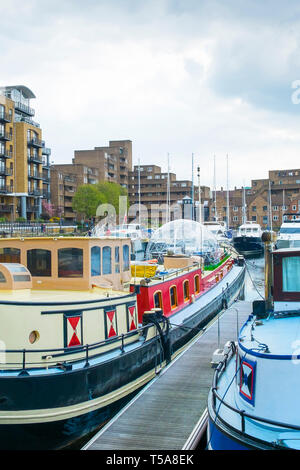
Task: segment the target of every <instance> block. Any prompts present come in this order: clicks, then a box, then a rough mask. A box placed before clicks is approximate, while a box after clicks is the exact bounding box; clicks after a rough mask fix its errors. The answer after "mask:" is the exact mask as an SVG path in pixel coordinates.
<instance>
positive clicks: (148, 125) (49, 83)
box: [0, 0, 300, 187]
mask: <svg viewBox="0 0 300 470" xmlns="http://www.w3.org/2000/svg"><path fill="white" fill-rule="evenodd" d="M0 14H1V29H0V53H1V55H0V56H1V62H0V64H1V70H0V72H1V73H0V85H16V84H18V85H19V84H23V85H26V86H28V87H29V88H30V89H31V90H32V91H33V92H34V93H35V95H36V97H37V99H36V100H33V101H32V103H31V105H32V107H34V108H35V110H36V117H35V119H36V120H37V121H38V122H40V124H41V127H42V129H43V138H44V139H45V140H46V145H47V146H49V147H51V149H52V160H53V161H54V162H55V163H71V160H72V157H73V154H74V150H75V149H92V148H94V147H95V146H105V145H108V141H109V140H119V139H130V140H132V142H133V157H134V163H137V161H138V158H140V160H141V163H142V164H147V163H149V164H150V163H151V164H158V165H160V166H162V169H163V171H166V170H167V154H168V153H169V154H170V160H171V170H172V171H173V172H175V173H176V174H177V177H178V178H180V179H187V178H188V179H191V174H192V165H191V161H192V157H191V155H192V153H194V159H195V168H196V166H197V165H198V164H199V165H200V167H201V183H202V184H206V185H208V186H212V185H213V156H214V155H216V180H217V186H218V187H220V186H224V187H226V154H228V155H229V180H230V187H233V186H242V185H249V184H250V183H251V179H255V178H266V177H267V172H268V170H269V169H270V170H271V169H283V168H299V167H300V158H299V157H300V104H294V103H293V101H292V93H295V92H297V90H295V89H293V88H292V84H293V82H295V81H296V80H300V55H299V51H300V2H299V0H288V1H285V2H283V1H282V0H25V1H24V0H9V2H7V1H4V0H0ZM299 83H300V82H299ZM299 97H300V93H299ZM294 101H295V100H294ZM296 101H297V100H296Z"/></svg>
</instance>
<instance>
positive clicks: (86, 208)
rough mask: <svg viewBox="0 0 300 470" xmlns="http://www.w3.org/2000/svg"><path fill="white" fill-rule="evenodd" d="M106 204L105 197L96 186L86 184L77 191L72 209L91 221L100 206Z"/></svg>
mask: <svg viewBox="0 0 300 470" xmlns="http://www.w3.org/2000/svg"><path fill="white" fill-rule="evenodd" d="M106 202H107V200H106V198H105V196H104V195H103V194H101V193H100V192H99V190H98V188H96V187H95V185H93V184H84V185H82V186H79V188H78V189H77V191H76V193H75V195H74V198H73V204H72V207H73V210H74V211H75V212H77V213H78V214H80V215H82V216H83V217H85V218H88V219H89V218H91V217H94V216H95V215H96V209H97V207H98V205H99V204H104V203H106Z"/></svg>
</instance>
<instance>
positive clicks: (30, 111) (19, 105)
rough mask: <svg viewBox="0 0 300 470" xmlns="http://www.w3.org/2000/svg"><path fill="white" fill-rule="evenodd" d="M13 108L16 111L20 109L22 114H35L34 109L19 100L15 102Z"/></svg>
mask: <svg viewBox="0 0 300 470" xmlns="http://www.w3.org/2000/svg"><path fill="white" fill-rule="evenodd" d="M15 109H16V110H17V111H21V112H22V113H24V114H27V115H28V116H34V115H35V111H34V109H32V108H30V107H29V106H26V105H25V104H23V103H20V102H15Z"/></svg>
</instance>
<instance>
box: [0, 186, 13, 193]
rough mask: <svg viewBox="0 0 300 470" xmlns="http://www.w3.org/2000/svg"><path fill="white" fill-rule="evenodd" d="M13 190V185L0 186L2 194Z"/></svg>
mask: <svg viewBox="0 0 300 470" xmlns="http://www.w3.org/2000/svg"><path fill="white" fill-rule="evenodd" d="M12 192H13V188H12V187H11V186H0V194H9V193H12Z"/></svg>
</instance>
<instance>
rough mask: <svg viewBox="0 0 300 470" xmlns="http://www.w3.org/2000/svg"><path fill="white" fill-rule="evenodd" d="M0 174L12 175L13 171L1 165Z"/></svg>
mask: <svg viewBox="0 0 300 470" xmlns="http://www.w3.org/2000/svg"><path fill="white" fill-rule="evenodd" d="M0 175H4V176H12V175H13V171H12V170H11V169H10V168H1V167H0Z"/></svg>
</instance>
